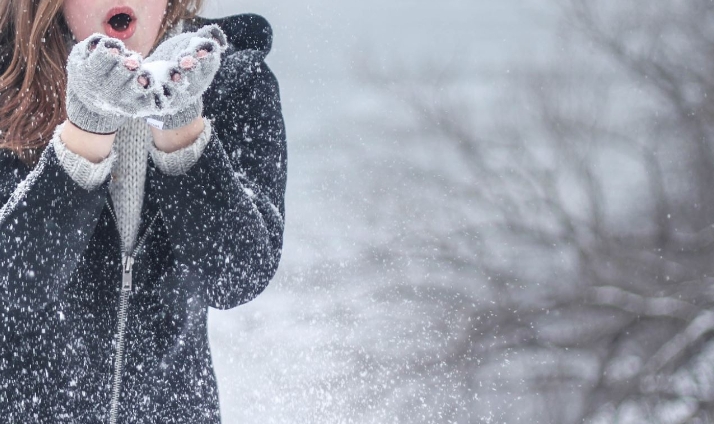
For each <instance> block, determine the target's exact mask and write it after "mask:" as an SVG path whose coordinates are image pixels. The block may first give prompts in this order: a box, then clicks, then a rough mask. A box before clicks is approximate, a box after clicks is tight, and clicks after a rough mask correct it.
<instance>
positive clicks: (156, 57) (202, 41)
mask: <svg viewBox="0 0 714 424" xmlns="http://www.w3.org/2000/svg"><path fill="white" fill-rule="evenodd" d="M227 45H228V44H227V42H226V35H225V34H224V33H223V31H222V30H221V29H220V28H219V27H218V26H217V25H207V26H204V27H203V28H201V29H199V30H198V31H196V32H188V33H183V34H179V35H176V36H174V37H171V38H169V39H168V40H166V41H164V42H163V43H161V44H160V45H159V46H158V47H157V48H156V50H155V51H154V53H153V54H152V55H151V56H149V57H147V58H146V60H145V61H144V64H143V69H145V70H146V71H148V72H149V73H150V75H151V77H152V78H153V81H151V83H150V86H152V87H157V88H152V92H154V93H155V102H154V105H153V107H150V109H149V111H148V112H150V113H149V114H148V115H149V116H150V117H151V118H152V119H154V120H156V121H159V122H161V126H162V128H161V129H164V130H169V129H175V128H179V127H183V126H185V125H187V124H189V123H191V122H192V121H194V120H195V119H196V118H197V117H199V116H201V114H202V112H203V102H202V100H201V95H202V94H203V93H204V91H206V89H207V88H208V86H209V85H210V84H211V83H212V82H213V78H214V76H215V75H216V72H218V68H219V66H220V65H221V53H223V52H224V51H225V50H226V48H227ZM158 87H161V89H158Z"/></svg>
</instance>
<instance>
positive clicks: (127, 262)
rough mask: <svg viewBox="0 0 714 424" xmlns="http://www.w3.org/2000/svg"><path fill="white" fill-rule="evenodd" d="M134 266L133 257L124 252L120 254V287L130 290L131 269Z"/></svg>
mask: <svg viewBox="0 0 714 424" xmlns="http://www.w3.org/2000/svg"><path fill="white" fill-rule="evenodd" d="M133 267H134V258H132V257H131V256H130V255H127V254H126V253H125V254H123V255H122V271H123V272H122V277H121V289H122V290H126V291H131V271H132V268H133Z"/></svg>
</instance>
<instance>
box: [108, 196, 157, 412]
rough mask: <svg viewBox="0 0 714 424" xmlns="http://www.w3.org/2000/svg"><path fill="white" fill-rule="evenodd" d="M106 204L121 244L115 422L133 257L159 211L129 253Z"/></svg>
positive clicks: (114, 402)
mask: <svg viewBox="0 0 714 424" xmlns="http://www.w3.org/2000/svg"><path fill="white" fill-rule="evenodd" d="M106 204H107V207H108V208H109V212H110V213H111V216H112V219H113V220H114V225H115V226H116V228H117V231H118V232H119V243H120V244H121V257H122V260H121V269H122V278H121V294H120V297H119V312H118V315H117V322H118V325H117V335H116V337H117V347H116V353H115V355H114V374H113V377H112V399H111V408H110V410H109V423H110V424H116V422H117V417H118V415H119V396H120V395H121V377H122V369H123V367H124V337H125V333H126V322H127V310H128V309H129V295H130V294H131V289H132V272H133V267H134V259H135V258H136V255H137V254H138V253H139V250H140V249H141V248H142V247H143V246H144V242H145V241H146V237H147V236H148V235H149V233H151V230H152V228H151V227H152V226H153V225H154V221H156V218H157V217H158V216H159V213H161V211H159V212H156V215H154V217H153V218H152V219H151V222H150V223H149V226H148V227H146V230H145V231H144V235H143V236H142V237H141V239H140V240H139V243H137V244H136V247H135V248H134V251H133V252H132V253H131V254H129V253H128V252H127V251H126V248H125V246H124V240H123V239H122V236H121V232H120V231H119V221H117V217H116V215H115V214H114V209H112V207H111V205H110V204H109V199H107V201H106Z"/></svg>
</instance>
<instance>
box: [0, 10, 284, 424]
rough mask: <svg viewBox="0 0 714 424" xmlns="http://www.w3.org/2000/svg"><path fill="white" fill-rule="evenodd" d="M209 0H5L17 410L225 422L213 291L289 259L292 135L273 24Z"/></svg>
mask: <svg viewBox="0 0 714 424" xmlns="http://www.w3.org/2000/svg"><path fill="white" fill-rule="evenodd" d="M200 3H201V2H200V0H194V1H184V2H181V1H178V2H176V1H172V2H168V0H155V1H152V2H144V1H142V0H129V1H115V0H65V1H64V2H63V1H61V0H54V1H40V0H0V414H1V415H2V416H3V417H4V419H5V420H6V421H7V422H22V423H25V422H42V423H45V422H47V423H49V422H52V423H56V422H72V423H75V422H76V423H95V422H96V423H100V422H101V423H106V422H110V423H219V422H220V418H219V408H218V394H217V386H216V380H215V376H214V372H213V368H212V364H211V357H210V351H209V345H208V339H207V328H206V318H207V310H208V307H209V306H211V307H215V308H221V309H227V308H232V307H235V306H238V305H240V304H242V303H245V302H248V301H250V300H252V299H253V298H255V296H257V295H258V294H259V293H260V292H262V290H264V288H265V287H266V285H267V284H268V282H269V280H270V279H271V278H272V276H273V275H274V273H275V271H276V269H277V266H278V262H279V260H280V254H281V247H282V235H283V219H284V194H285V184H286V165H287V162H286V160H287V158H286V153H287V152H286V144H285V130H284V124H283V118H282V112H281V106H280V98H279V91H278V84H277V81H276V80H275V77H274V75H273V74H272V72H271V71H270V69H269V68H268V67H267V66H266V64H265V63H264V58H265V56H266V55H267V53H268V52H269V50H270V46H271V41H272V33H271V29H270V26H269V25H268V23H267V22H266V21H265V20H264V19H263V18H261V17H259V16H256V15H238V16H234V17H229V18H225V19H219V20H207V19H203V18H198V17H195V16H194V14H193V11H195V10H198V8H199V7H200ZM68 57H69V60H68Z"/></svg>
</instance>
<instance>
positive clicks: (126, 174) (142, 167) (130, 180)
mask: <svg viewBox="0 0 714 424" xmlns="http://www.w3.org/2000/svg"><path fill="white" fill-rule="evenodd" d="M203 121H204V125H205V128H204V130H203V132H202V133H201V134H200V135H199V137H198V139H196V141H195V142H193V143H192V144H190V145H188V146H186V147H184V148H182V149H179V150H177V151H175V152H171V153H166V152H162V151H160V150H158V149H157V148H156V146H155V145H154V142H153V138H152V136H151V129H150V128H149V126H148V125H147V124H146V122H145V121H144V120H143V119H139V118H137V119H129V120H128V121H127V122H126V123H125V124H124V125H122V126H121V127H120V128H119V131H118V132H117V135H116V139H115V140H114V145H113V146H112V150H111V153H110V154H109V156H108V157H107V158H105V159H104V160H103V161H101V162H99V163H93V162H90V161H89V160H87V159H86V158H84V157H82V156H80V155H78V154H76V153H74V152H72V151H70V150H69V149H68V148H67V146H65V144H64V142H63V141H62V140H61V138H60V136H59V134H60V133H61V132H62V128H63V127H64V124H61V125H60V126H58V127H57V130H56V131H55V135H54V136H53V137H52V141H51V143H52V144H53V147H54V149H55V152H56V154H57V158H58V160H59V162H60V164H61V165H62V168H63V169H64V170H65V171H66V172H67V174H68V175H69V176H70V177H71V178H72V179H73V180H74V181H75V182H76V183H77V184H79V185H80V186H81V187H82V188H84V189H85V190H90V191H91V190H94V189H96V188H97V187H99V186H100V185H101V184H102V183H103V182H104V181H106V179H107V177H108V176H109V175H110V174H111V181H110V182H109V194H110V196H111V198H112V203H113V204H114V213H115V214H116V218H117V225H118V227H119V232H120V234H121V237H122V243H123V245H124V247H125V249H127V250H128V251H131V250H133V249H134V245H135V244H136V241H137V236H138V234H137V233H138V231H139V224H140V220H141V208H142V206H143V202H144V184H145V182H146V168H147V160H148V155H151V159H152V160H153V162H154V163H155V164H156V167H157V168H158V169H159V170H160V171H161V172H163V173H164V174H166V175H181V174H185V173H186V172H187V171H188V170H189V169H190V168H191V167H192V166H193V165H194V164H195V163H196V162H197V161H198V159H199V158H200V157H201V154H202V153H203V150H204V149H205V147H206V145H207V144H208V141H209V140H210V138H211V122H210V121H209V120H208V119H205V118H204V120H203Z"/></svg>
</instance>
